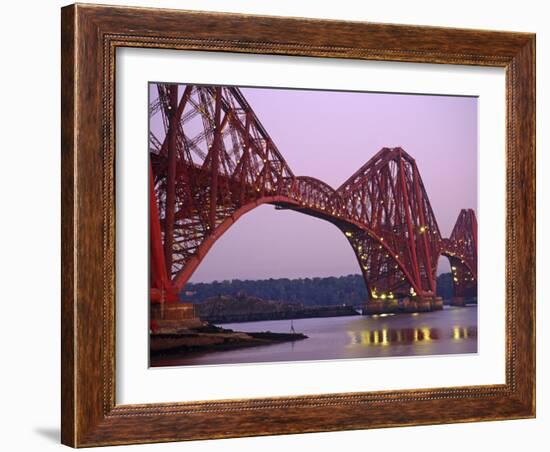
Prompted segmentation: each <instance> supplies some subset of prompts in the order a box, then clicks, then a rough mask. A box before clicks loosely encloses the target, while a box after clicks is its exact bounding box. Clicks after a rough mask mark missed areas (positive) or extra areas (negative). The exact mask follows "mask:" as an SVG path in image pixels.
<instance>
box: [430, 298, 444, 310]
mask: <svg viewBox="0 0 550 452" xmlns="http://www.w3.org/2000/svg"><path fill="white" fill-rule="evenodd" d="M442 309H443V298H442V297H433V300H432V311H441V310H442Z"/></svg>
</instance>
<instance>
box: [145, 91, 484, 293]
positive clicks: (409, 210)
mask: <svg viewBox="0 0 550 452" xmlns="http://www.w3.org/2000/svg"><path fill="white" fill-rule="evenodd" d="M156 88H157V89H158V97H156V96H154V97H153V101H152V102H151V104H150V106H149V115H150V118H151V119H152V118H155V121H156V123H157V124H162V126H161V127H159V130H154V128H153V127H151V129H150V134H149V135H150V136H149V157H150V173H149V177H150V184H149V185H150V247H151V252H150V278H151V280H150V287H151V294H150V298H151V302H153V303H159V302H175V301H178V299H179V297H178V294H179V291H180V290H181V289H182V288H183V286H184V285H185V283H186V282H187V281H188V280H189V278H190V277H191V275H192V274H193V272H194V271H195V270H196V268H197V267H198V265H199V264H200V262H201V261H202V259H204V257H205V255H206V254H207V253H208V251H209V250H210V248H211V247H212V246H213V245H214V243H215V242H216V240H218V239H219V238H220V237H221V236H222V235H223V234H224V233H225V231H227V230H228V229H229V228H230V227H231V226H232V225H233V224H234V223H235V222H236V221H237V220H238V219H239V218H240V217H241V216H242V215H244V214H245V213H247V212H249V211H250V210H252V209H254V208H255V207H257V206H260V205H262V204H271V205H274V206H275V207H276V208H278V209H292V210H295V211H297V212H301V213H304V214H306V215H311V216H314V217H317V218H320V219H322V220H325V221H329V222H330V223H332V224H334V225H335V226H336V227H338V228H339V229H340V230H341V231H342V233H343V234H344V235H345V236H346V238H347V240H348V241H349V244H350V246H351V247H352V249H353V251H354V252H355V255H356V257H357V262H358V264H359V268H360V269H361V272H362V274H363V277H364V279H365V284H366V286H367V289H368V292H369V294H370V297H371V299H373V300H376V299H378V300H386V299H401V298H405V297H409V298H415V297H434V296H435V293H436V269H437V264H438V259H439V257H440V256H441V255H443V256H446V257H448V258H449V260H450V263H451V268H452V275H453V283H454V284H453V287H454V295H455V297H457V298H460V297H465V296H474V295H476V294H477V221H476V216H475V213H474V211H473V210H471V209H464V210H462V211H461V212H460V213H459V215H458V219H457V221H456V224H455V226H454V229H453V231H452V234H451V236H450V237H449V238H444V237H442V236H441V233H440V230H439V227H438V225H437V220H436V217H435V215H434V212H433V210H432V207H431V205H430V201H429V199H428V195H427V193H426V189H425V187H424V184H423V183H422V178H421V177H420V172H419V170H418V167H417V165H416V162H415V160H414V159H413V158H412V157H411V156H410V155H409V154H407V153H406V152H405V151H404V150H403V149H401V148H391V149H390V148H383V149H381V150H380V151H379V152H378V153H377V154H376V155H374V156H373V157H372V158H371V159H370V160H369V161H368V162H366V163H365V164H364V165H363V166H362V167H361V168H359V169H358V170H357V171H356V172H355V174H353V175H352V176H351V177H350V178H349V179H348V180H347V181H345V182H344V183H343V184H342V185H341V186H340V187H338V188H336V189H334V188H332V187H331V186H329V185H327V184H326V183H324V182H323V181H321V180H318V179H315V178H313V177H308V176H296V175H295V174H294V173H293V172H292V169H291V168H290V167H289V166H288V164H287V163H286V161H285V159H284V157H283V155H282V154H281V152H280V151H279V149H277V146H276V145H275V143H274V142H273V140H272V139H271V137H270V136H269V134H268V132H267V131H266V130H265V128H264V127H263V126H262V124H261V123H260V121H259V119H258V117H257V116H256V115H255V113H254V111H253V109H252V108H251V106H250V105H249V104H248V102H247V101H246V99H245V98H244V96H243V94H242V93H241V91H240V90H239V89H238V88H235V87H220V86H198V85H170V84H158V85H156ZM157 115H159V116H158V117H157ZM152 123H153V122H151V124H152Z"/></svg>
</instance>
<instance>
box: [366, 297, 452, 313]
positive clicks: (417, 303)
mask: <svg viewBox="0 0 550 452" xmlns="http://www.w3.org/2000/svg"><path fill="white" fill-rule="evenodd" d="M441 309H443V299H442V298H441V297H432V296H424V297H405V298H403V299H401V300H387V299H386V300H380V299H371V300H369V301H367V303H366V304H365V308H364V311H363V312H364V314H366V315H373V314H393V313H398V312H409V313H412V312H430V311H439V310H441Z"/></svg>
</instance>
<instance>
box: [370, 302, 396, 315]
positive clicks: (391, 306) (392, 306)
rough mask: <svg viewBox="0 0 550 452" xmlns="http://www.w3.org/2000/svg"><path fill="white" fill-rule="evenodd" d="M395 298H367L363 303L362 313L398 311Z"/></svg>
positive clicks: (390, 312)
mask: <svg viewBox="0 0 550 452" xmlns="http://www.w3.org/2000/svg"><path fill="white" fill-rule="evenodd" d="M400 309H401V308H400V306H399V303H398V301H397V300H369V301H367V303H366V304H365V310H364V313H365V314H367V315H373V314H393V313H396V312H399V311H400Z"/></svg>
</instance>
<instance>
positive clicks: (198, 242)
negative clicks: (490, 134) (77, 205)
mask: <svg viewBox="0 0 550 452" xmlns="http://www.w3.org/2000/svg"><path fill="white" fill-rule="evenodd" d="M148 90H149V93H148V97H149V124H148V125H149V143H148V152H149V163H148V164H149V189H148V196H149V291H150V294H149V301H150V303H149V306H150V311H149V350H148V353H149V363H150V366H151V367H163V366H190V365H192V366H201V365H221V364H245V363H276V362H295V361H318V360H336V359H367V358H380V357H386V358H390V357H404V356H406V357H413V356H426V355H456V354H472V353H477V351H478V335H477V332H478V315H477V313H478V309H477V307H478V299H477V285H478V275H477V267H478V262H477V261H478V243H477V235H478V225H477V205H478V183H477V181H478V98H477V97H476V96H457V95H445V94H441V95H433V94H430V95H427V94H422V93H387V92H357V91H336V90H313V89H296V88H279V87H276V88H275V87H246V86H221V85H207V84H189V83H175V82H150V83H149V86H148ZM490 302H491V300H483V301H482V303H490Z"/></svg>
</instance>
